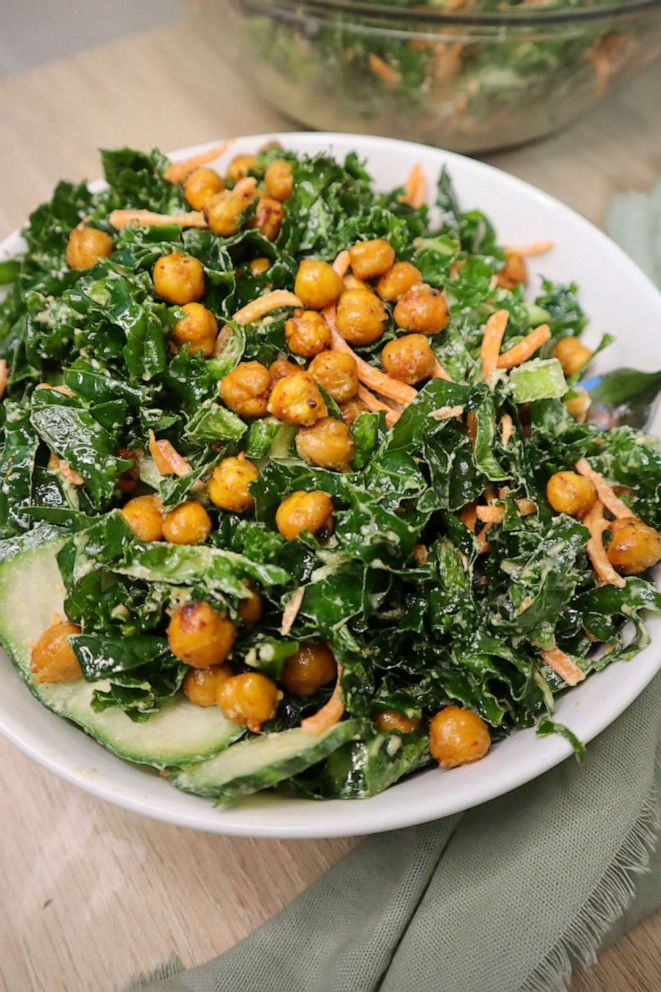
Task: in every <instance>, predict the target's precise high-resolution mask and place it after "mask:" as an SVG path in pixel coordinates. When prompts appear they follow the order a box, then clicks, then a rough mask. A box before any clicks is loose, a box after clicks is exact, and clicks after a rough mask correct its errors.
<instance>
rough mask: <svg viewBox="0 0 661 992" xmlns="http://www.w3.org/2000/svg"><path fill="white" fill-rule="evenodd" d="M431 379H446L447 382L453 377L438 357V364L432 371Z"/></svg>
mask: <svg viewBox="0 0 661 992" xmlns="http://www.w3.org/2000/svg"><path fill="white" fill-rule="evenodd" d="M430 379H445V381H446V382H452V379H451V378H450V376H449V375H448V374H447V372H446V371H445V369H444V368H443V366H442V365H441V363H440V362H439V360H438V358H437V359H436V364H435V365H434V371H433V372H432V374H431V376H430Z"/></svg>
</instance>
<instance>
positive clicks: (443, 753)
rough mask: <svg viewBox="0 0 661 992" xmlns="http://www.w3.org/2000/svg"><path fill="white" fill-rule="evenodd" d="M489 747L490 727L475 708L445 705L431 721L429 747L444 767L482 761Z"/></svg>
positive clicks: (433, 756) (432, 754) (454, 766)
mask: <svg viewBox="0 0 661 992" xmlns="http://www.w3.org/2000/svg"><path fill="white" fill-rule="evenodd" d="M490 746H491V738H490V736H489V728H488V727H487V725H486V723H485V722H484V720H483V719H482V718H481V717H479V716H478V715H477V713H474V712H473V711H472V710H465V709H462V708H461V707H460V706H446V707H445V709H442V710H441V711H440V713H437V714H436V716H435V717H434V718H433V719H432V720H431V722H430V724H429V750H430V752H431V756H432V758H435V759H436V761H438V763H439V765H440V766H441V768H456V767H457V765H466V764H468V763H469V762H471V761H479V760H480V758H483V757H484V756H485V754H486V753H487V751H488V750H489V748H490Z"/></svg>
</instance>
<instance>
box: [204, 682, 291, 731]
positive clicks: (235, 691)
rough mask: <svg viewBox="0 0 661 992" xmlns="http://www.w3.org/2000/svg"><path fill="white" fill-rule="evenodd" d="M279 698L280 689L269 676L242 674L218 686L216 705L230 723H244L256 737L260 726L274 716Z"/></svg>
mask: <svg viewBox="0 0 661 992" xmlns="http://www.w3.org/2000/svg"><path fill="white" fill-rule="evenodd" d="M279 696H280V693H279V692H278V687H277V685H276V684H275V682H273V681H271V679H269V678H267V677H266V675H262V673H261V672H243V673H242V674H241V675H233V676H232V677H231V678H229V679H226V680H225V681H224V682H223V683H222V684H221V685H220V686H219V688H218V695H217V696H216V702H217V703H218V708H219V709H220V712H221V713H222V714H223V716H224V717H225V718H226V719H227V720H231V721H232V722H233V723H241V724H243V725H244V726H246V727H247V728H248V730H252V731H253V733H255V734H257V733H259V730H260V728H261V725H262V724H263V723H265V722H266V721H267V720H272V719H273V717H274V716H275V711H276V709H277V707H278V698H279Z"/></svg>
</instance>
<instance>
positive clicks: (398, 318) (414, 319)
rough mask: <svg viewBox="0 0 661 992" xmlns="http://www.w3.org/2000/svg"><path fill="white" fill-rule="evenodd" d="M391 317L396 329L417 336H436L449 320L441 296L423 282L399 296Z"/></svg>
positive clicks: (446, 308)
mask: <svg viewBox="0 0 661 992" xmlns="http://www.w3.org/2000/svg"><path fill="white" fill-rule="evenodd" d="M393 316H394V318H395V323H396V324H397V326H398V327H401V328H403V329H405V330H407V331H415V332H417V333H418V334H438V333H439V332H440V331H442V330H444V329H445V328H446V327H447V325H448V320H449V319H450V318H449V315H448V305H447V303H446V301H445V297H444V296H443V294H442V293H441V292H440V291H439V290H438V289H433V288H432V287H431V286H428V285H427V284H426V283H424V282H421V283H419V284H418V285H415V286H412V287H411V289H409V290H407V292H406V293H404V295H403V296H400V298H399V300H398V301H397V303H396V305H395V309H394V312H393Z"/></svg>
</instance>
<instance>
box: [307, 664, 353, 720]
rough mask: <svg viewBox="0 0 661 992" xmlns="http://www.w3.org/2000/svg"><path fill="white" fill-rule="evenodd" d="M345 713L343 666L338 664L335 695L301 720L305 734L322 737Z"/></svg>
mask: <svg viewBox="0 0 661 992" xmlns="http://www.w3.org/2000/svg"><path fill="white" fill-rule="evenodd" d="M343 713H344V703H343V702H342V666H341V665H338V666H337V682H336V683H335V688H334V689H333V695H332V696H331V697H330V699H329V700H328V702H327V703H326V705H325V706H322V707H321V709H320V710H317V712H316V713H313V715H312V716H308V717H306V718H305V720H301V730H302V731H303V733H305V734H312V736H313V737H320V736H321V735H322V734H323V733H325V732H326V731H327V730H330V728H331V727H334V726H335V724H336V723H339V722H340V720H341V719H342V715H343Z"/></svg>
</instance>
